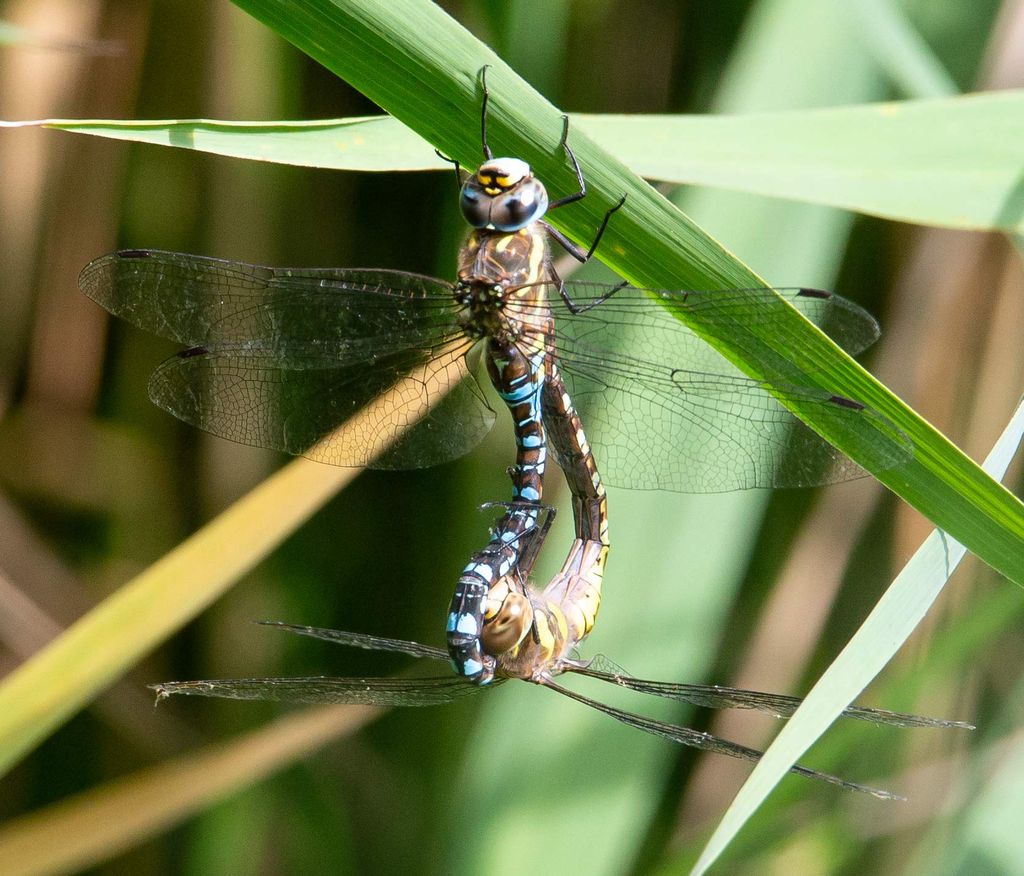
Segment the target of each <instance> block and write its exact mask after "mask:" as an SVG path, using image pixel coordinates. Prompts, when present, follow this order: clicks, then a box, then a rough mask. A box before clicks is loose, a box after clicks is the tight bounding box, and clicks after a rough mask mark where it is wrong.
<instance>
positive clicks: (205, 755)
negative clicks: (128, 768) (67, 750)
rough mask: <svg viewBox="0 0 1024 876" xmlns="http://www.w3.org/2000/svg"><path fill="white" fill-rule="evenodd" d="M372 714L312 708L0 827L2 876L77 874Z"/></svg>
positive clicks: (356, 708) (358, 708) (353, 727)
mask: <svg viewBox="0 0 1024 876" xmlns="http://www.w3.org/2000/svg"><path fill="white" fill-rule="evenodd" d="M376 713H377V710H376V709H373V708H371V707H369V706H320V707H318V708H313V709H307V710H305V711H302V712H296V713H295V714H291V715H287V716H285V717H283V718H280V719H278V720H277V721H274V722H273V723H271V724H269V725H267V726H265V727H261V728H260V729H259V730H256V731H254V732H252V733H249V734H247V735H245V736H243V737H241V738H239V739H234V740H232V741H230V742H225V743H221V744H217V745H211V746H208V747H207V748H204V749H202V750H200V751H197V752H193V753H191V754H187V755H183V756H181V757H178V758H175V759H174V760H171V761H167V762H166V763H162V764H159V765H158V766H155V767H151V768H149V769H144V770H140V771H139V772H137V773H134V774H132V775H129V776H125V777H124V778H121V779H116V780H114V781H112V782H108V783H107V784H105V785H101V786H99V787H98V788H94V789H92V790H90V791H86V792H84V793H82V794H79V795H78V796H76V797H71V798H69V799H67V800H63V801H61V802H60V803H56V804H53V805H52V806H48V807H46V808H44V809H40V810H37V811H36V812H32V813H29V814H28V815H24V816H22V817H20V818H17V819H15V820H13V821H10V822H8V823H6V824H4V825H3V826H0V861H3V872H4V874H5V876H42V874H45V873H66V872H72V871H74V872H78V871H80V870H84V869H88V868H89V867H92V866H94V865H96V864H98V863H100V862H102V861H105V860H107V859H108V858H110V857H112V856H114V855H116V854H118V853H120V852H123V851H125V850H126V849H129V848H131V847H132V846H134V845H137V844H138V843H140V842H143V841H144V840H146V839H148V838H149V837H152V836H155V835H157V834H159V833H162V832H163V831H165V830H167V829H168V828H170V827H173V826H174V825H175V824H178V823H180V822H181V821H184V820H185V819H186V818H189V817H190V816H193V815H196V814H197V813H199V812H202V811H203V810H205V809H207V808H208V807H210V806H211V805H213V804H214V803H216V802H217V801H219V800H222V799H223V798H225V797H227V796H229V795H230V794H233V793H234V792H236V791H238V790H240V789H242V788H245V787H248V786H249V785H252V784H253V783H255V782H257V781H259V780H260V779H262V778H264V777H265V776H267V775H269V774H270V773H273V772H274V771H276V770H278V769H281V768H282V767H284V766H287V765H288V764H290V763H292V762H293V761H295V760H298V759H299V758H301V757H304V756H305V755H307V754H309V753H310V752H312V751H315V750H316V749H318V748H320V747H321V746H323V745H325V744H326V743H328V742H330V741H331V740H333V739H337V738H338V737H339V736H344V735H346V734H348V733H352V732H353V731H355V730H357V729H358V728H359V727H361V726H363V724H365V723H366V722H367V721H369V720H370V719H371V718H373V717H374V716H375V715H376Z"/></svg>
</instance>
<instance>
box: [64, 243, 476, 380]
mask: <svg viewBox="0 0 1024 876" xmlns="http://www.w3.org/2000/svg"><path fill="white" fill-rule="evenodd" d="M78 285H79V287H80V288H81V289H82V291H83V292H84V293H85V294H86V295H88V296H89V297H90V298H91V299H92V300H93V301H95V302H96V303H97V304H99V305H100V306H101V307H103V308H105V309H106V310H108V311H110V313H112V314H114V315H115V316H118V317H120V318H121V319H124V320H126V321H127V322H130V323H132V324H133V325H136V326H138V327H139V328H142V329H145V330H146V331H149V332H152V333H153V334H157V335H160V336H162V337H166V338H170V339H171V340H175V341H178V342H179V343H181V344H184V345H186V346H189V347H200V346H201V347H212V346H221V345H227V346H231V345H251V346H253V347H255V348H257V349H260V350H274V351H277V352H278V353H279V354H281V355H286V354H287V353H288V351H289V350H290V349H291V348H292V347H296V348H297V349H298V350H300V351H301V355H302V356H303V358H304V359H308V358H309V356H311V355H312V354H313V351H315V350H316V349H317V348H323V350H324V354H323V355H324V357H325V361H329V360H330V358H331V357H333V356H338V355H344V353H345V352H346V351H353V352H356V353H358V352H364V353H366V354H370V353H373V352H393V351H396V350H403V349H406V348H409V347H419V346H423V345H426V346H432V345H435V344H437V343H438V342H439V340H440V339H441V338H444V337H448V336H449V335H450V334H451V332H452V330H453V328H454V327H455V321H456V307H455V304H454V300H453V298H452V287H451V284H449V283H445V282H443V281H441V280H435V279H433V278H431V277H423V276H420V275H418V274H407V273H404V272H402V271H383V270H363V269H354V270H353V269H345V268H271V267H265V266H262V265H250V264H247V263H245V262H235V261H229V260H227V259H214V258H208V257H206V256H197V255H190V254H188V253H176V252H162V251H160V250H141V249H136V250H124V251H122V252H115V253H111V254H110V255H105V256H102V257H101V258H98V259H96V260H95V261H92V262H90V263H89V264H88V265H86V267H85V268H84V270H83V271H82V273H81V275H80V276H79V279H78Z"/></svg>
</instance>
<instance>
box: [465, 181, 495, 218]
mask: <svg viewBox="0 0 1024 876" xmlns="http://www.w3.org/2000/svg"><path fill="white" fill-rule="evenodd" d="M489 201H490V198H488V197H487V196H486V195H484V194H483V193H482V192H481V191H480V190H479V189H477V188H476V187H474V185H473V182H472V180H470V181H469V182H467V183H466V184H465V185H464V186H463V187H462V192H461V194H460V195H459V208H460V209H461V210H462V215H463V216H464V217H465V218H466V221H467V222H468V223H469V224H470V225H472V226H473V227H474V228H484V227H485V226H486V225H487V224H488V223H489V222H490V221H491V220H490V216H489V215H488V214H489V213H490V209H489V207H490V205H489V203H488V202H489Z"/></svg>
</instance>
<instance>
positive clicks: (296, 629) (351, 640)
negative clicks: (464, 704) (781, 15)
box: [259, 621, 448, 663]
mask: <svg viewBox="0 0 1024 876" xmlns="http://www.w3.org/2000/svg"><path fill="white" fill-rule="evenodd" d="M259 623H260V624H261V625H262V626H265V627H274V628H275V629H279V630H285V631H286V632H289V633H296V634H298V635H300V636H309V637H310V638H313V639H322V640H323V641H325V642H334V643H336V644H338V645H348V646H349V647H352V648H366V649H367V650H369V651H395V652H397V653H399V654H408V655H409V656H411V657H425V658H427V659H429V660H440V661H442V662H444V663H447V662H448V652H447V651H445V650H443V649H441V648H434V647H433V646H431V645H421V644H420V643H419V642H407V641H405V640H404V639H388V638H385V637H383V636H368V635H366V634H365V633H346V632H344V631H342V630H331V629H327V628H325V627H307V626H301V625H299V624H286V623H282V622H281V621H259Z"/></svg>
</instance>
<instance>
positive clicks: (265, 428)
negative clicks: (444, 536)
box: [149, 340, 494, 469]
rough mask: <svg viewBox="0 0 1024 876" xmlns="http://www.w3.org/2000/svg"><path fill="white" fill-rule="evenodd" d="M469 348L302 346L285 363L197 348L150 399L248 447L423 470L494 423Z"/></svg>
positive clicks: (166, 371) (165, 368) (465, 447)
mask: <svg viewBox="0 0 1024 876" xmlns="http://www.w3.org/2000/svg"><path fill="white" fill-rule="evenodd" d="M467 344H468V342H466V341H461V340H457V341H456V342H455V343H453V344H450V345H449V346H447V347H446V348H444V349H442V350H441V351H440V354H439V355H436V356H435V355H433V353H434V352H435V351H433V350H429V349H428V350H403V351H401V352H397V353H392V354H373V355H369V356H364V357H358V356H350V357H348V358H347V359H343V360H341V361H339V360H338V358H336V357H334V356H331V355H325V352H324V347H323V346H322V345H317V346H316V347H312V348H310V347H307V348H306V349H305V350H303V349H301V348H299V347H297V346H295V347H292V348H291V350H290V351H289V356H288V358H287V360H286V361H284V362H283V363H282V358H281V356H279V355H278V354H277V353H276V352H274V351H268V350H261V349H254V348H251V347H248V346H236V347H222V348H213V349H206V348H197V349H194V350H188V351H186V352H184V353H182V354H179V355H178V356H174V357H172V358H171V359H168V360H167V361H166V362H164V363H163V364H162V365H161V366H160V367H159V368H158V369H157V370H156V371H155V372H154V373H153V376H152V377H151V378H150V383H149V395H150V398H151V399H152V400H153V402H154V403H155V404H157V405H159V406H160V407H162V408H164V410H166V411H168V412H170V413H171V414H173V415H174V416H176V417H178V418H179V419H181V420H184V421H185V422H186V423H191V424H192V425H194V426H196V427H197V428H199V429H202V430H204V431H207V432H211V433H213V434H214V435H219V436H220V437H222V438H228V439H230V440H232V441H237V442H239V443H241V444H249V445H252V446H256V447H270V448H273V449H276V450H282V451H284V452H286V453H292V454H295V455H302V456H307V457H309V458H310V459H314V460H316V461H318V462H325V463H330V464H333V465H347V466H371V467H374V468H382V469H408V468H419V467H424V466H430V465H436V464H439V463H442V462H448V461H450V460H452V459H456V458H458V457H459V456H461V455H463V454H464V453H466V452H468V451H469V450H470V449H471V448H473V447H474V446H475V445H476V444H477V443H478V442H479V441H480V439H481V438H482V437H483V436H484V435H485V434H486V433H487V431H488V430H489V429H490V428H491V425H492V424H493V422H494V412H493V411H491V410H490V409H489V408H488V407H487V405H486V403H484V402H483V401H482V394H481V392H480V390H479V387H478V386H477V385H476V383H475V381H474V379H472V378H471V379H469V380H465V379H463V378H465V377H466V375H467V371H468V368H467V364H466V359H465V352H466V346H467ZM350 421H351V422H350ZM346 424H349V427H348V428H342V427H344V426H345V425H346Z"/></svg>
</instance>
